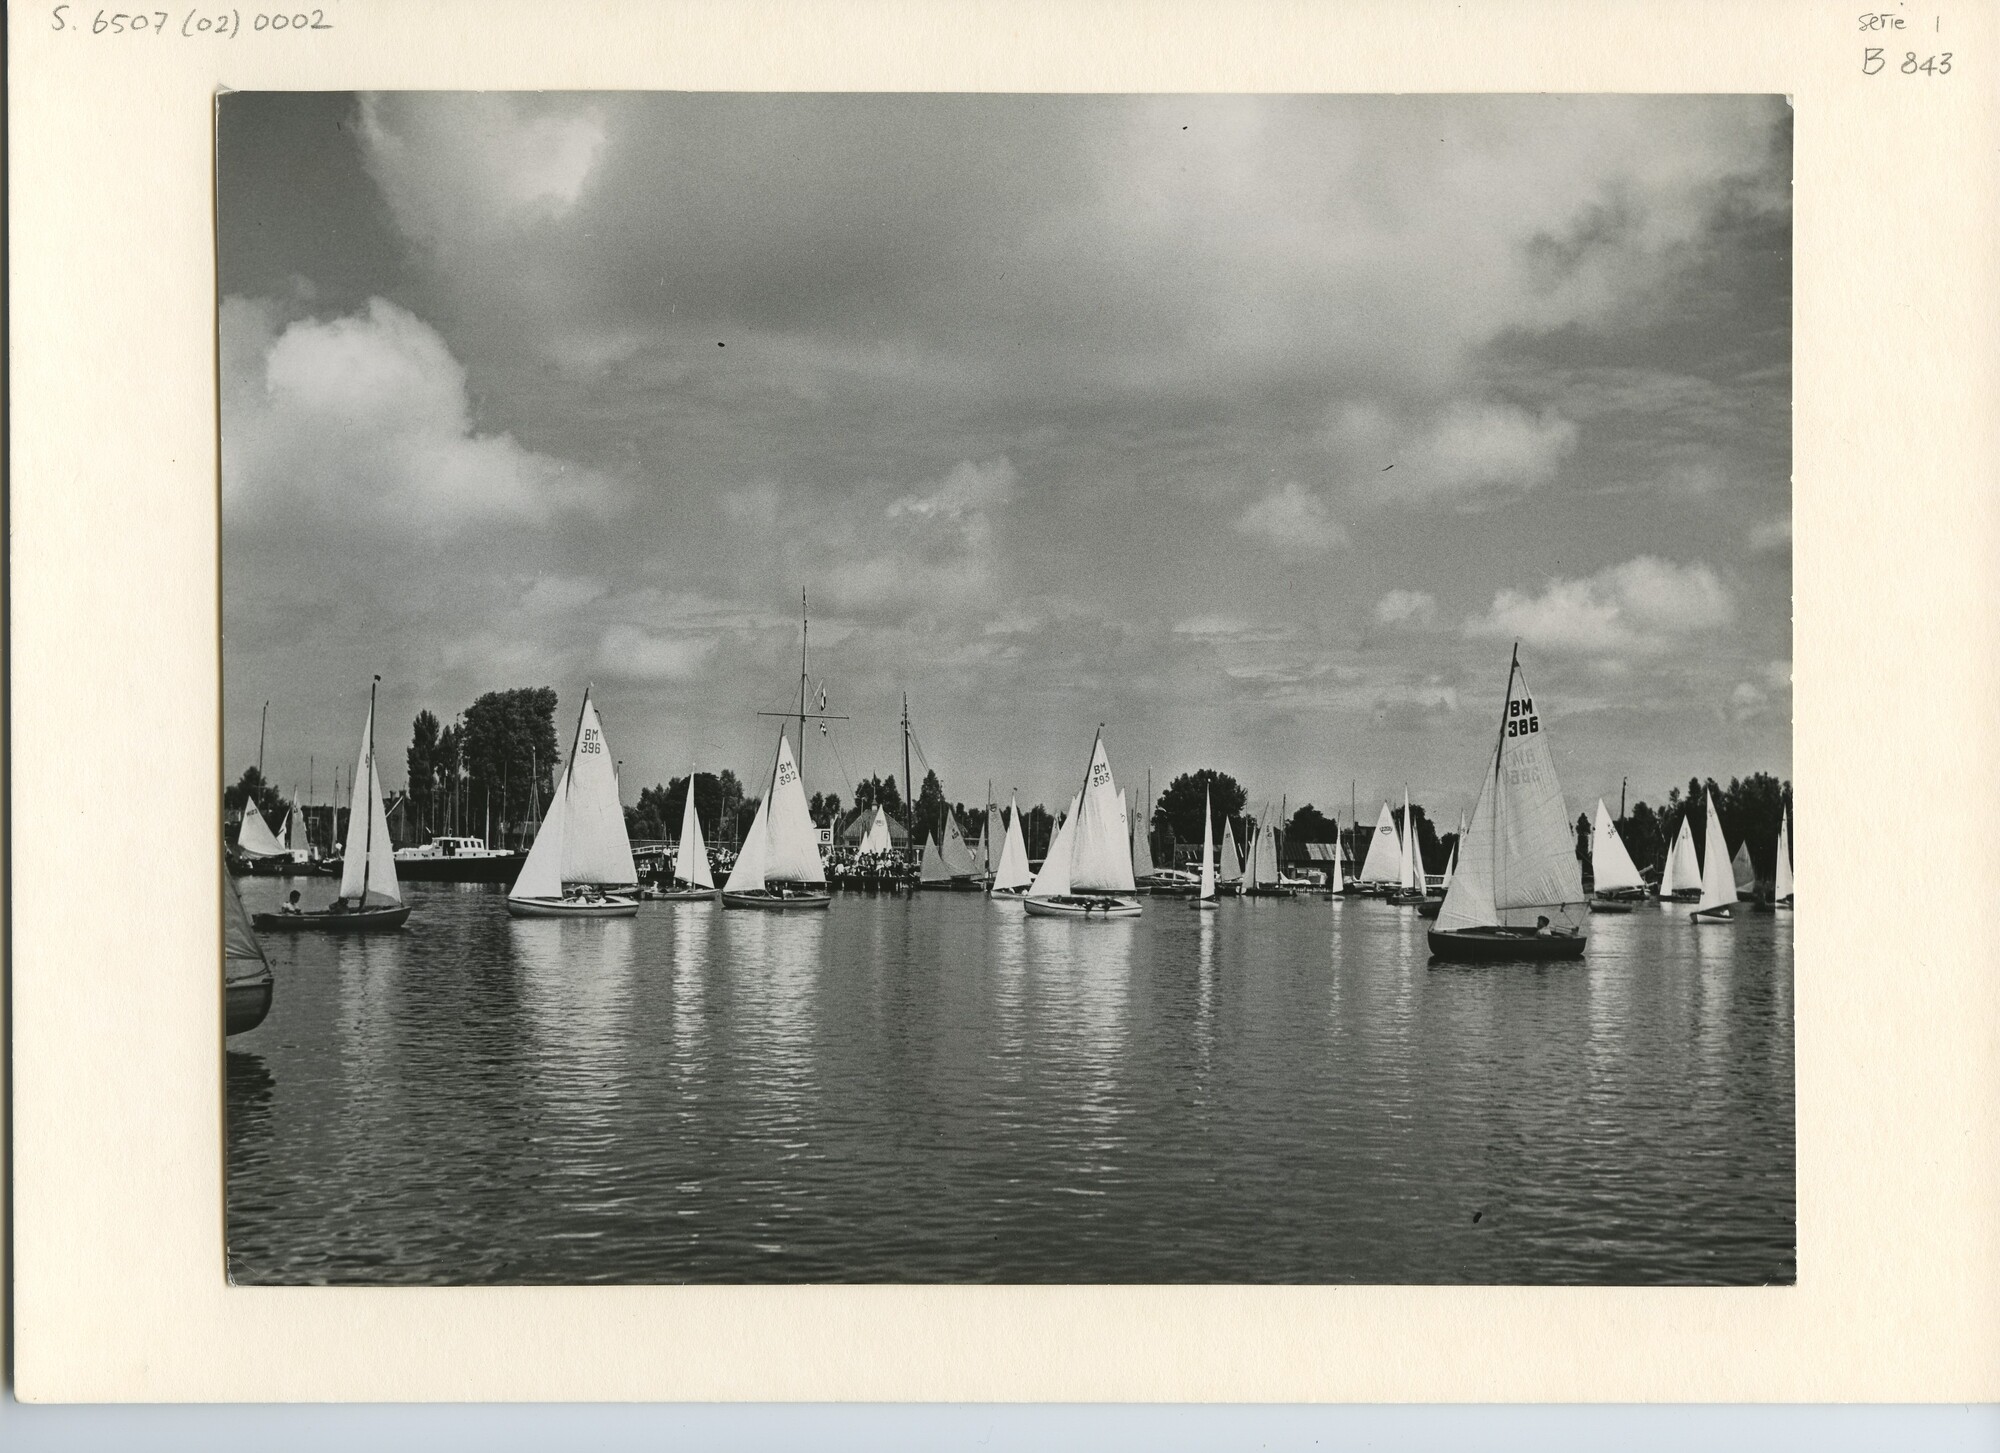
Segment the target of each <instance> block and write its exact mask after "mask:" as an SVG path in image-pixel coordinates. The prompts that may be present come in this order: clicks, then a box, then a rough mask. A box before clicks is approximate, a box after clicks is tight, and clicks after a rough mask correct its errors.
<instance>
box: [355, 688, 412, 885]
mask: <svg viewBox="0 0 2000 1453" xmlns="http://www.w3.org/2000/svg"><path fill="white" fill-rule="evenodd" d="M340 896H341V897H343V898H351V899H353V900H354V901H355V902H356V903H362V904H367V903H374V902H387V903H401V902H402V901H403V894H402V890H401V889H400V888H399V887H398V886H397V884H396V848H395V844H393V843H392V842H390V841H389V814H388V813H387V812H386V811H384V809H383V807H382V778H381V776H380V775H379V774H378V773H377V772H376V770H375V699H374V697H373V696H370V697H369V699H368V721H367V724H366V725H364V726H363V727H362V728H361V756H360V758H359V760H357V761H356V762H355V764H354V795H353V796H352V797H351V798H349V799H348V805H347V850H346V856H345V858H344V860H343V861H342V863H341V865H340Z"/></svg>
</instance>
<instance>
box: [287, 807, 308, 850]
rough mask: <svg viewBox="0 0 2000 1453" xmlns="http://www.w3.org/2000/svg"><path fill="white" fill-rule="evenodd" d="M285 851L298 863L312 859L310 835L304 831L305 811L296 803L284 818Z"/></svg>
mask: <svg viewBox="0 0 2000 1453" xmlns="http://www.w3.org/2000/svg"><path fill="white" fill-rule="evenodd" d="M285 849H286V851H288V852H289V853H291V855H292V857H293V858H294V859H295V860H297V861H299V862H305V861H306V860H307V859H309V858H311V857H312V834H311V833H310V832H308V831H307V829H306V818H305V809H304V808H302V807H300V806H299V805H298V804H297V803H294V804H293V805H292V810H291V811H290V812H289V813H287V814H286V816H285Z"/></svg>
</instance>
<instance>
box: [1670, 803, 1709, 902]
mask: <svg viewBox="0 0 2000 1453" xmlns="http://www.w3.org/2000/svg"><path fill="white" fill-rule="evenodd" d="M1700 896H1701V857H1700V855H1699V854H1697V853H1696V852H1695V847H1694V825H1693V822H1692V821H1691V820H1690V818H1689V815H1688V814H1687V813H1685V812H1683V813H1682V814H1681V830H1680V834H1679V836H1677V837H1676V838H1675V839H1674V847H1673V851H1672V852H1670V853H1668V854H1667V863H1666V866H1665V867H1664V868H1663V869H1662V870H1661V871H1660V897H1661V898H1663V899H1665V898H1676V899H1687V900H1692V899H1695V898H1698V897H1700Z"/></svg>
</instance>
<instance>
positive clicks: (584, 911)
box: [507, 688, 694, 918]
mask: <svg viewBox="0 0 2000 1453" xmlns="http://www.w3.org/2000/svg"><path fill="white" fill-rule="evenodd" d="M693 795H694V781H693V778H692V777H690V778H689V781H688V796H689V797H690V798H692V797H693ZM507 911H508V912H509V913H511V914H513V915H514V916H515V917H516V918H630V917H631V916H632V915H633V914H635V913H637V912H638V911H639V872H638V869H637V868H635V867H634V866H633V863H632V840H631V839H630V838H629V837H627V836H626V833H625V809H624V807H623V806H622V805H621V804H620V803H619V801H618V778H617V775H616V771H615V769H614V767H613V765H612V761H611V747H610V744H609V743H608V742H607V741H606V740H605V738H604V723H603V722H602V721H600V720H599V719H598V715H597V705H596V703H595V702H593V701H592V700H591V699H590V689H589V688H586V689H585V690H584V693H583V708H582V710H581V711H579V712H578V713H577V718H576V736H575V738H574V739H573V740H572V741H571V743H570V749H569V761H568V762H567V763H565V764H564V766H563V774H562V780H560V781H559V782H557V783H556V791H555V796H554V797H553V798H551V799H550V801H549V811H548V815H547V816H546V817H544V818H543V819H542V826H541V830H540V831H538V832H537V833H536V834H535V842H534V846H533V847H531V848H529V849H528V860H527V861H526V862H525V863H523V864H522V865H521V875H520V876H519V877H518V878H516V879H515V880H514V886H513V887H512V888H510V889H509V890H508V891H507Z"/></svg>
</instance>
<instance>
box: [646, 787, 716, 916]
mask: <svg viewBox="0 0 2000 1453" xmlns="http://www.w3.org/2000/svg"><path fill="white" fill-rule="evenodd" d="M646 896H647V897H648V898H665V899H668V900H670V901H674V902H682V903H689V902H712V901H714V898H715V874H714V873H713V872H712V871H711V870H710V868H709V866H708V844H707V843H706V842H704V841H703V840H702V836H701V819H700V818H699V817H698V816H696V814H695V810H694V768H693V767H689V768H688V779H687V797H686V799H685V800H684V801H683V802H682V804H681V840H680V846H678V847H677V848H675V849H674V875H673V878H672V880H671V881H670V883H669V884H668V886H666V887H664V888H653V889H649V890H648V891H647V894H646Z"/></svg>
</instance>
